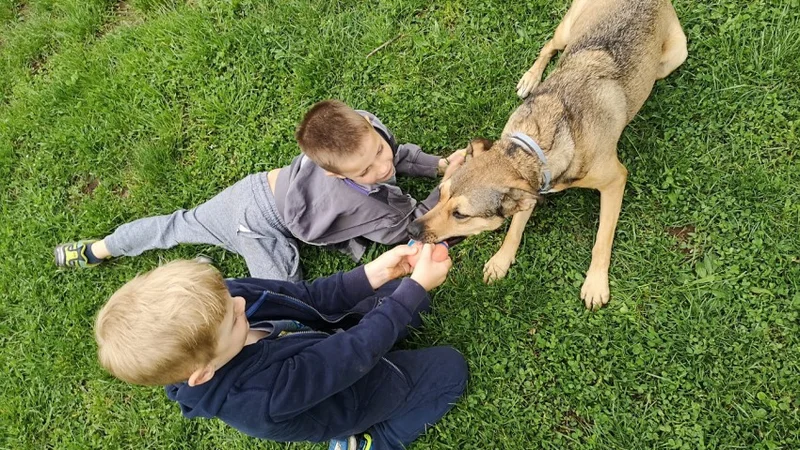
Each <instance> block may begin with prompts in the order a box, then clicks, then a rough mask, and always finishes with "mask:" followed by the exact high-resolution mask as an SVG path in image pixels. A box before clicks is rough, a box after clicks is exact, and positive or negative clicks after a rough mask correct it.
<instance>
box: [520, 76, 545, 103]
mask: <svg viewBox="0 0 800 450" xmlns="http://www.w3.org/2000/svg"><path fill="white" fill-rule="evenodd" d="M540 81H541V80H540V79H537V78H536V77H535V76H534V75H533V74H532V73H531V72H530V71H528V72H525V75H523V76H522V78H520V80H519V83H517V96H519V98H525V97H527V96H528V94H530V93H531V91H532V90H533V89H534V88H535V87H536V86H538V85H539V82H540Z"/></svg>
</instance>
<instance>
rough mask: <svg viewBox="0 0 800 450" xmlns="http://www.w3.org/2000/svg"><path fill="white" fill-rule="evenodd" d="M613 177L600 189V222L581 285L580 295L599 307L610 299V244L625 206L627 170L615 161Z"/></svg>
mask: <svg viewBox="0 0 800 450" xmlns="http://www.w3.org/2000/svg"><path fill="white" fill-rule="evenodd" d="M611 171H612V172H613V175H611V181H609V182H608V184H606V185H604V186H603V187H601V188H600V189H599V190H600V226H599V227H598V229H597V238H596V239H595V244H594V247H593V248H592V263H591V264H590V265H589V271H588V272H586V281H584V282H583V287H582V288H581V298H582V299H583V302H584V304H585V305H586V308H588V309H591V310H593V311H594V310H597V309H599V308H600V307H602V306H603V305H605V304H607V303H608V300H609V298H610V293H609V292H610V291H609V288H608V267H609V265H610V264H611V246H612V244H613V243H614V232H615V230H616V229H617V220H618V219H619V212H620V209H622V195H623V194H624V192H625V182H626V180H627V179H628V170H627V169H625V166H623V165H622V164H620V163H619V162H616V167H614V168H613V169H612V170H611Z"/></svg>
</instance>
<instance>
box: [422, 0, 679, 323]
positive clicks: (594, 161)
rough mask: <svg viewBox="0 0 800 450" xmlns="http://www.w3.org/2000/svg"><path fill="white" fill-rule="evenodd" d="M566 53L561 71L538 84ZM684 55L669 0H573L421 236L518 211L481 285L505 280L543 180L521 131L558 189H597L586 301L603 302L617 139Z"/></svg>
mask: <svg viewBox="0 0 800 450" xmlns="http://www.w3.org/2000/svg"><path fill="white" fill-rule="evenodd" d="M562 50H563V54H562V56H561V58H560V60H559V62H558V65H557V67H556V69H555V70H554V71H553V72H552V73H551V74H550V76H548V78H547V79H546V80H545V81H544V82H542V83H540V81H541V78H542V74H543V73H544V70H545V68H546V67H547V64H548V63H549V62H550V59H551V58H552V57H553V56H554V55H555V53H556V52H557V51H562ZM686 56H687V50H686V36H685V35H684V33H683V30H682V28H681V25H680V22H679V21H678V17H677V16H676V14H675V10H674V8H673V7H672V4H671V3H670V1H669V0H575V1H574V2H573V3H572V5H571V6H570V9H569V11H567V14H566V15H565V16H564V19H563V20H562V22H561V24H559V26H558V28H557V29H556V31H555V34H554V36H553V39H551V40H549V41H548V42H547V43H545V45H544V47H543V48H542V50H541V53H540V54H539V57H538V58H537V59H536V62H535V63H534V64H533V66H532V67H531V68H530V69H529V70H528V71H527V72H526V73H525V75H524V76H523V77H522V79H521V80H520V81H519V83H518V85H517V93H518V95H519V96H520V97H522V98H525V99H526V100H525V101H524V102H523V103H522V104H521V105H520V106H519V107H518V108H517V110H516V111H514V113H513V114H512V115H511V117H510V118H509V119H508V122H507V123H506V126H505V128H504V129H503V134H502V136H501V138H500V139H499V140H497V141H495V142H494V143H492V144H490V143H487V142H486V141H484V140H476V141H473V142H472V143H471V144H470V146H469V148H468V155H469V157H468V160H467V162H466V163H465V165H464V167H462V168H461V169H460V170H458V171H457V172H456V173H454V174H453V176H452V177H451V178H450V179H449V180H447V181H446V182H444V183H443V184H442V186H441V198H440V200H439V203H438V204H437V205H436V206H435V207H434V208H433V209H432V210H431V211H430V212H428V214H426V215H425V216H423V217H421V218H420V219H418V220H417V221H415V223H413V224H412V226H411V227H409V230H410V231H411V232H412V234H413V235H414V237H415V238H416V239H420V240H424V241H426V242H435V241H440V240H444V239H448V238H451V237H455V236H468V235H472V234H477V233H480V232H482V231H486V230H493V229H496V228H499V227H500V226H501V225H502V223H503V221H504V219H505V218H506V217H512V216H513V219H512V221H511V226H510V228H509V231H508V234H507V235H506V239H505V240H504V242H503V245H502V246H501V248H500V250H499V251H498V252H497V253H496V254H495V255H494V256H493V257H492V258H491V259H490V260H489V261H488V262H487V263H486V265H485V266H484V279H485V281H487V282H490V281H492V280H496V279H498V278H502V277H504V276H505V275H506V273H507V271H508V268H509V267H510V265H511V263H512V262H513V261H514V258H515V255H516V252H517V249H518V248H519V243H520V239H521V237H522V232H523V230H524V229H525V224H526V223H527V222H528V219H529V218H530V216H531V213H532V211H533V208H534V206H535V205H536V202H537V199H538V197H539V195H538V191H539V189H540V188H541V187H542V184H543V178H542V176H543V175H542V165H541V163H540V162H539V160H538V158H536V157H534V156H532V155H530V154H529V153H527V152H525V151H523V150H522V149H521V148H519V147H518V146H516V145H515V144H513V143H512V142H511V141H510V140H509V139H508V136H509V135H510V134H511V133H513V132H517V131H520V132H523V133H525V134H527V135H529V136H530V137H532V138H533V139H535V140H536V142H538V144H539V145H540V146H541V147H542V150H543V151H544V153H545V154H546V155H547V158H548V164H547V166H548V168H549V170H550V171H551V173H552V176H553V185H554V190H555V191H561V190H564V189H567V188H571V187H581V188H590V189H597V190H599V191H600V226H599V229H598V231H597V238H596V241H595V245H594V248H593V249H592V262H591V265H590V266H589V270H588V272H587V274H586V281H585V282H584V284H583V288H582V289H581V298H582V299H583V300H584V302H585V305H586V307H587V308H590V309H597V308H599V307H601V306H602V305H605V304H606V303H608V300H609V288H608V267H609V264H610V260H611V246H612V243H613V240H614V230H615V229H616V225H617V219H618V218H619V212H620V208H621V206H622V196H623V193H624V189H625V182H626V180H627V175H628V171H627V169H626V168H625V166H623V165H622V164H621V163H620V162H619V160H618V158H617V142H618V141H619V138H620V135H621V134H622V131H623V129H624V128H625V126H626V125H627V124H628V123H629V122H630V121H631V120H632V119H633V117H634V116H635V115H636V114H637V112H638V111H639V109H640V108H641V107H642V105H643V104H644V102H645V100H646V99H647V97H648V96H649V95H650V91H651V90H652V87H653V84H654V83H655V81H656V80H658V79H661V78H664V77H666V76H667V75H669V74H670V73H671V72H672V71H673V70H675V69H676V68H677V67H678V66H680V65H681V64H682V63H683V61H684V60H685V59H686ZM489 147H490V148H489Z"/></svg>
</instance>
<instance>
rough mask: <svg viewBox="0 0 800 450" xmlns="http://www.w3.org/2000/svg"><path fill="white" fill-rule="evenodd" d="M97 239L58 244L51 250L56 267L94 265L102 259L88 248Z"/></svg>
mask: <svg viewBox="0 0 800 450" xmlns="http://www.w3.org/2000/svg"><path fill="white" fill-rule="evenodd" d="M95 242H97V239H86V240H81V241H77V242H67V243H66V244H59V245H57V246H56V248H55V249H54V250H53V256H55V262H56V266H58V267H81V268H83V267H94V266H96V265H98V264H100V263H101V262H103V261H104V260H102V259H98V258H96V257H95V256H94V255H93V254H92V251H91V249H90V247H91V245H92V244H94V243H95Z"/></svg>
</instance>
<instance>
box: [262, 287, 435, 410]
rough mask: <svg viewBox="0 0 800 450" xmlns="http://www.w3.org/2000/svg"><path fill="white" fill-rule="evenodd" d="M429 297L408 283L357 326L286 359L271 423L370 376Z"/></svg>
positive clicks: (274, 397)
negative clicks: (371, 371)
mask: <svg viewBox="0 0 800 450" xmlns="http://www.w3.org/2000/svg"><path fill="white" fill-rule="evenodd" d="M427 295H428V294H427V293H426V292H425V289H423V288H422V286H420V285H419V284H418V283H417V282H415V281H413V280H411V279H410V278H406V279H404V280H403V281H402V282H401V283H400V285H399V286H398V287H397V289H396V290H395V291H394V293H392V294H391V295H390V296H388V297H385V298H383V299H382V301H381V302H380V304H379V306H377V307H376V308H375V309H374V310H372V311H371V312H369V313H368V314H367V315H366V316H364V318H363V319H362V320H361V322H359V323H358V324H357V325H355V326H354V327H352V328H350V329H348V330H347V331H344V332H340V333H336V334H334V335H332V336H330V337H328V338H326V339H324V340H322V341H320V342H319V343H317V344H315V345H312V346H310V347H307V348H305V349H303V350H302V351H300V353H298V354H296V355H294V356H293V357H291V358H289V359H287V360H285V361H284V362H283V363H282V365H281V367H280V370H279V371H278V376H277V377H276V379H275V386H280V389H275V390H274V391H272V393H271V395H270V399H269V415H270V417H271V419H272V420H275V421H282V420H287V419H290V418H292V417H295V416H297V415H298V414H300V413H302V412H303V411H306V410H308V409H310V408H312V407H314V406H316V405H317V404H319V403H320V402H322V401H323V400H325V399H326V398H328V397H330V396H331V395H333V394H335V393H337V392H340V391H342V390H344V389H346V388H347V387H349V386H350V385H352V384H353V383H355V382H356V381H358V380H359V379H360V378H362V377H363V376H365V375H366V374H367V373H368V372H369V371H370V370H371V369H372V368H373V367H375V365H377V364H378V362H380V360H381V358H382V357H383V356H384V355H385V354H386V353H387V352H388V351H389V350H390V349H391V348H392V346H393V345H394V343H395V341H396V340H397V339H398V337H399V336H400V335H401V333H403V332H404V331H405V329H406V327H407V326H408V325H409V324H410V323H411V321H412V319H413V316H414V311H415V310H416V309H417V308H418V307H419V305H420V303H421V302H422V301H423V300H424V299H425V298H426V297H427Z"/></svg>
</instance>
